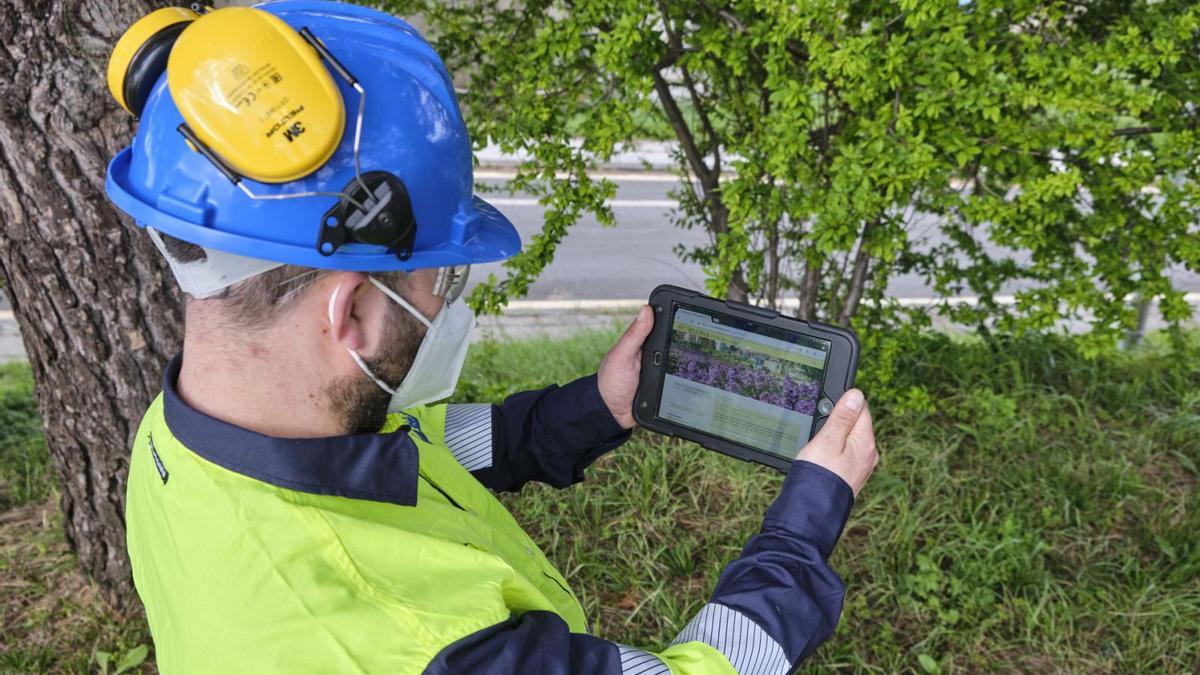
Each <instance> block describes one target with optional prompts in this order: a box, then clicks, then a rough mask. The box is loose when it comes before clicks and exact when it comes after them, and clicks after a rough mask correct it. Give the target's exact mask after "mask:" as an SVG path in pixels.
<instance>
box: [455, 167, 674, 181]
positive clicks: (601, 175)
mask: <svg viewBox="0 0 1200 675" xmlns="http://www.w3.org/2000/svg"><path fill="white" fill-rule="evenodd" d="M516 175H517V174H516V172H515V171H497V170H494V169H483V170H480V171H476V172H475V180H509V179H511V178H513V177H514V176H516ZM588 175H589V176H590V177H592V178H594V179H596V180H601V179H606V180H611V181H613V182H616V183H678V182H679V176H676V175H675V174H673V173H667V172H665V171H638V172H636V173H635V172H632V171H631V172H629V173H623V172H620V171H599V172H596V173H590V174H588ZM556 177H557V178H559V179H566V178H568V177H569V176H568V175H567V174H565V173H564V174H558V175H557V176H556Z"/></svg>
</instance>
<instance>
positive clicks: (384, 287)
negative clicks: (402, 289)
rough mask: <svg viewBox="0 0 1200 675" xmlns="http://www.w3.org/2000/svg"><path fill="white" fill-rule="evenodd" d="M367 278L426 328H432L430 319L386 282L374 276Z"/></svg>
mask: <svg viewBox="0 0 1200 675" xmlns="http://www.w3.org/2000/svg"><path fill="white" fill-rule="evenodd" d="M367 279H370V281H371V283H373V284H375V288H378V289H379V290H380V291H383V294H384V295H386V296H388V297H389V298H391V299H392V300H394V301H395V302H396V304H398V305H400V306H401V307H403V308H404V309H407V310H408V313H409V314H412V315H413V316H414V317H416V318H417V321H420V322H421V323H423V324H425V327H426V328H433V322H432V321H430V320H429V319H426V318H425V315H424V314H422V313H420V312H418V311H417V308H416V307H413V306H412V305H410V304H408V301H407V300H405V299H404V298H402V297H400V294H399V293H397V292H396V291H393V290H392V289H390V288H388V287H387V284H384V283H383V282H382V281H380V280H378V279H376V278H375V277H367Z"/></svg>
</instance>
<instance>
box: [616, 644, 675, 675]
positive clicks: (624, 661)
mask: <svg viewBox="0 0 1200 675" xmlns="http://www.w3.org/2000/svg"><path fill="white" fill-rule="evenodd" d="M617 649H618V650H619V651H620V652H621V675H671V669H670V668H669V667H667V664H665V663H663V661H662V659H660V658H658V657H657V656H655V655H654V654H651V653H650V652H645V651H642V650H640V649H635V648H633V647H627V646H625V645H623V644H617Z"/></svg>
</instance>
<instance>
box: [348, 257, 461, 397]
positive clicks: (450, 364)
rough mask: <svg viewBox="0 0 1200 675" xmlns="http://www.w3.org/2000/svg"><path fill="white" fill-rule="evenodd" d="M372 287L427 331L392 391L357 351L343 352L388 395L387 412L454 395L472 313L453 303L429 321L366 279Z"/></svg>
mask: <svg viewBox="0 0 1200 675" xmlns="http://www.w3.org/2000/svg"><path fill="white" fill-rule="evenodd" d="M368 278H369V279H370V281H371V283H372V284H375V287H376V288H378V289H379V290H380V291H383V293H384V295H386V296H388V297H389V298H391V299H392V301H393V302H395V303H397V304H399V305H400V306H401V307H403V308H404V309H405V310H407V311H408V313H409V314H412V315H413V316H414V317H416V319H417V321H420V322H421V323H423V324H425V327H426V328H427V329H428V330H426V332H425V337H424V339H422V340H421V346H420V347H419V348H418V349H417V355H416V357H415V358H414V359H413V363H412V367H410V368H409V369H408V374H407V375H405V376H404V381H403V382H401V383H400V386H399V387H396V388H392V387H390V386H388V384H387V383H386V382H384V381H383V380H381V379H379V378H378V377H376V376H375V373H372V372H371V369H370V368H368V367H367V364H366V362H365V361H364V360H363V358H362V357H361V356H359V354H358V352H357V351H355V350H353V349H347V350H346V351H348V352H350V356H352V357H353V358H354V362H355V363H357V364H358V367H359V368H362V371H363V372H364V373H366V374H367V377H369V378H371V379H372V380H373V381H374V382H375V384H377V385H379V388H380V389H382V390H384V391H386V392H387V393H389V394H391V395H392V400H391V402H389V403H388V412H389V413H394V412H400V411H401V410H405V409H408V408H412V407H414V406H418V405H422V404H425V403H432V402H433V401H437V400H440V399H443V398H446V397H447V396H450V395H451V394H453V393H454V389H455V387H456V386H457V385H458V376H459V375H460V374H461V373H462V367H463V362H464V361H465V360H466V358H467V347H468V346H469V345H470V339H471V331H472V329H474V328H475V314H474V313H473V312H471V308H470V307H467V303H465V302H461V301H455V302H450V303H447V304H446V305H444V306H443V307H442V311H440V312H438V315H437V317H436V318H435V319H434V320H433V321H430V320H429V319H427V318H425V315H424V314H421V313H420V312H418V311H417V309H416V308H415V307H413V306H412V305H410V304H409V303H408V301H406V300H405V299H404V298H402V297H400V295H399V294H398V293H396V292H395V291H393V290H392V289H390V288H388V287H387V286H386V285H384V284H383V283H382V282H380V281H379V280H378V279H375V278H374V277H368ZM341 290H342V287H341V286H338V287H337V288H335V289H334V291H333V294H332V295H331V296H330V297H329V323H330V324H332V323H333V304H334V302H335V301H336V300H337V296H338V292H339V291H341Z"/></svg>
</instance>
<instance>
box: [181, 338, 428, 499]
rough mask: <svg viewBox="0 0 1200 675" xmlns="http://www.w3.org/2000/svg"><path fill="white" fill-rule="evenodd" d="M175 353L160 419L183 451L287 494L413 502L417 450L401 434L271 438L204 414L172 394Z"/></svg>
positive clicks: (404, 434) (415, 485) (407, 438)
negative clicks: (283, 490) (164, 419)
mask: <svg viewBox="0 0 1200 675" xmlns="http://www.w3.org/2000/svg"><path fill="white" fill-rule="evenodd" d="M182 365H183V357H182V355H180V356H176V357H175V358H173V359H171V363H170V364H168V365H167V370H166V372H164V373H163V415H164V417H165V418H166V421H167V427H168V428H169V429H170V430H171V433H172V434H173V435H174V436H175V438H176V439H178V440H179V442H180V443H182V444H183V445H184V446H185V447H186V448H187V449H189V450H191V451H192V452H194V453H196V454H197V455H200V456H201V457H203V458H204V459H207V460H208V461H210V462H212V463H214V464H217V465H219V466H223V467H225V468H226V469H229V470H230V471H234V472H236V473H240V474H242V475H244V476H249V477H251V478H255V479H257V480H260V481H263V482H264V483H270V484H271V485H277V486H279V487H282V488H287V489H289V490H298V491H300V492H309V493H312V494H319V495H336V496H339V497H350V498H352V499H368V500H371V501H376V502H389V503H392V504H399V505H401V506H415V505H416V503H417V469H418V466H419V459H418V451H417V447H416V446H415V445H414V444H413V442H412V440H411V439H409V437H408V434H407V433H405V432H404V431H396V432H393V433H390V434H352V435H349V436H331V437H329V438H275V437H273V436H264V435H263V434H260V433H257V432H254V431H250V430H249V429H243V428H241V427H238V426H234V425H232V424H229V423H227V422H222V421H221V420H219V419H217V418H215V417H210V416H208V415H205V414H204V413H202V412H200V411H199V410H196V409H195V408H193V407H191V406H190V405H188V404H187V403H185V402H184V400H183V399H182V398H180V397H179V392H178V391H177V390H176V389H175V381H176V380H178V379H179V369H180V367H181V366H182Z"/></svg>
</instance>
